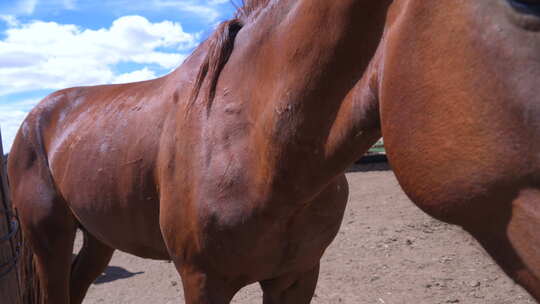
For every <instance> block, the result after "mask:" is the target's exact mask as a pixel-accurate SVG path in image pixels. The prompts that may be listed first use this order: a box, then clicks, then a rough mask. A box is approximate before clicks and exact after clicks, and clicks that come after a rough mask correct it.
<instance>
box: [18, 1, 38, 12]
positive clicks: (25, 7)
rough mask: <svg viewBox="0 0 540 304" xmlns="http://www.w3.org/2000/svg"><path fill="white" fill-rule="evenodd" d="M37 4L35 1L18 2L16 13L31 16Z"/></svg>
mask: <svg viewBox="0 0 540 304" xmlns="http://www.w3.org/2000/svg"><path fill="white" fill-rule="evenodd" d="M37 4H38V1H37V0H20V1H18V5H17V10H16V11H17V12H19V13H20V14H26V15H31V14H33V13H34V10H35V9H36V6H37Z"/></svg>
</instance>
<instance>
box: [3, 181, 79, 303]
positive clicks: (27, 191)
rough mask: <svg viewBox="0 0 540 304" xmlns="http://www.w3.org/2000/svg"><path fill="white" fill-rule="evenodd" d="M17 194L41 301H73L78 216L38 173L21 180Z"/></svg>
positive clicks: (14, 195)
mask: <svg viewBox="0 0 540 304" xmlns="http://www.w3.org/2000/svg"><path fill="white" fill-rule="evenodd" d="M13 198H14V204H15V206H16V209H17V213H18V215H19V219H20V222H21V227H22V232H23V239H24V242H25V244H24V246H25V247H26V248H29V249H30V250H31V251H32V252H33V256H32V253H30V255H31V257H32V258H33V261H34V263H35V272H36V273H35V274H34V275H37V282H38V285H37V286H39V290H34V292H35V293H37V294H38V296H37V297H39V298H41V300H38V301H39V302H38V303H47V304H69V273H70V269H71V254H72V250H73V243H74V239H75V231H76V221H75V218H74V217H73V215H72V213H71V212H70V210H69V208H68V207H67V205H66V203H65V201H64V200H63V199H61V198H60V197H59V196H58V195H57V194H56V193H55V191H54V189H53V188H52V187H49V185H48V183H47V182H45V181H43V180H41V179H40V178H39V176H37V175H33V174H27V175H26V179H25V180H24V182H22V183H18V184H17V186H16V189H15V191H13ZM21 267H27V266H21ZM23 269H25V268H23ZM26 269H28V268H26ZM26 283H28V282H26ZM30 288H36V287H34V286H32V287H30Z"/></svg>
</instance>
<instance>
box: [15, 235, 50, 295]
mask: <svg viewBox="0 0 540 304" xmlns="http://www.w3.org/2000/svg"><path fill="white" fill-rule="evenodd" d="M19 235H20V236H19V239H20V244H21V245H20V246H21V247H20V249H19V250H21V256H20V260H19V264H18V273H19V286H20V288H19V289H20V298H21V304H41V303H43V302H44V301H43V296H42V293H41V286H40V282H39V277H38V275H37V271H36V263H35V258H34V251H33V250H32V247H31V246H30V244H29V242H28V240H27V239H26V238H25V236H24V233H23V230H22V229H21V233H20V234H19Z"/></svg>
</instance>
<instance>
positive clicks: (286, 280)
mask: <svg viewBox="0 0 540 304" xmlns="http://www.w3.org/2000/svg"><path fill="white" fill-rule="evenodd" d="M318 279H319V265H317V266H315V267H314V268H313V269H311V270H309V271H307V272H305V273H302V274H294V275H286V276H283V277H279V278H276V279H271V280H266V281H262V282H260V284H261V288H262V290H263V304H309V303H310V302H311V299H312V298H313V294H314V293H315V288H316V286H317V280H318Z"/></svg>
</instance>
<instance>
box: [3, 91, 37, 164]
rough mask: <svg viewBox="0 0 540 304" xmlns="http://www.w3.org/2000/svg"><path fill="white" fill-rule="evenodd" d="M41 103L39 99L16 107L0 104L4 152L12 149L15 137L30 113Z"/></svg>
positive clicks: (20, 102)
mask: <svg viewBox="0 0 540 304" xmlns="http://www.w3.org/2000/svg"><path fill="white" fill-rule="evenodd" d="M38 102H39V99H28V100H23V101H19V102H17V104H16V105H12V104H9V105H3V104H0V113H1V115H0V128H1V129H2V142H3V144H4V145H3V146H4V152H5V153H7V151H9V150H10V149H11V145H12V143H13V140H14V139H15V135H16V134H17V131H18V130H19V127H20V125H21V123H22V121H23V120H24V119H25V118H26V115H28V111H29V110H30V109H31V108H32V107H34V106H35V105H36V104H37V103H38Z"/></svg>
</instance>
